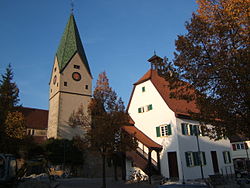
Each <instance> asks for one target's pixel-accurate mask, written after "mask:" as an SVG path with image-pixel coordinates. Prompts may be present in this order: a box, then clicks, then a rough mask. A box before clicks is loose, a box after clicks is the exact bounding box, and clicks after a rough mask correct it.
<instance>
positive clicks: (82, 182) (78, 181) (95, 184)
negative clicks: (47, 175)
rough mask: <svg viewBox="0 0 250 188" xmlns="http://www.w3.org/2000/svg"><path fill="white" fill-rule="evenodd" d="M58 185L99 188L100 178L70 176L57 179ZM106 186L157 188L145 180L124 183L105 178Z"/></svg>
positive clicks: (59, 187)
mask: <svg viewBox="0 0 250 188" xmlns="http://www.w3.org/2000/svg"><path fill="white" fill-rule="evenodd" d="M57 181H58V182H59V185H58V186H57V188H83V187H84V188H101V187H102V178H92V179H88V178H70V179H59V180H57ZM106 181H107V188H157V186H156V185H150V184H148V183H146V182H140V183H125V182H124V181H121V180H118V181H115V180H113V178H112V179H110V178H107V180H106Z"/></svg>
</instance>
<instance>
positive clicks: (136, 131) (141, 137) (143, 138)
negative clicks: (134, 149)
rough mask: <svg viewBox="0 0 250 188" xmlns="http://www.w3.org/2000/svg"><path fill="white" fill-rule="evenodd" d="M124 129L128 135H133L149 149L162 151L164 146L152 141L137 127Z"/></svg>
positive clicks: (124, 127) (125, 127)
mask: <svg viewBox="0 0 250 188" xmlns="http://www.w3.org/2000/svg"><path fill="white" fill-rule="evenodd" d="M122 129H123V130H124V131H126V132H127V133H128V134H130V135H133V136H134V137H135V138H136V139H137V140H139V141H140V142H141V143H143V144H144V145H145V146H147V147H148V148H153V149H158V150H161V149H162V146H161V145H159V144H157V143H156V142H154V141H153V140H151V139H150V138H149V137H148V136H147V135H145V134H144V133H143V132H141V131H140V130H139V129H137V128H136V127H135V126H123V127H122Z"/></svg>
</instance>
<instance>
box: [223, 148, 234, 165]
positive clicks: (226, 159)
mask: <svg viewBox="0 0 250 188" xmlns="http://www.w3.org/2000/svg"><path fill="white" fill-rule="evenodd" d="M223 158H224V163H225V164H229V163H231V161H232V160H231V156H230V152H229V151H223Z"/></svg>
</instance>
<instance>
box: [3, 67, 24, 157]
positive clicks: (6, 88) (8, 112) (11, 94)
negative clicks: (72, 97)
mask: <svg viewBox="0 0 250 188" xmlns="http://www.w3.org/2000/svg"><path fill="white" fill-rule="evenodd" d="M1 76H2V79H1V80H0V145H1V146H0V150H1V151H2V152H3V151H4V148H5V149H7V150H8V151H10V150H9V149H10V148H13V147H14V145H15V144H13V143H19V142H16V139H19V138H21V137H23V132H22V131H20V132H19V133H21V135H15V136H14V135H13V134H12V133H11V132H10V129H12V128H13V127H15V126H16V125H17V126H18V127H19V128H20V130H22V129H23V122H24V121H23V117H21V114H19V113H18V112H16V113H15V112H14V111H17V109H16V107H17V104H18V102H19V89H18V87H17V85H16V84H15V82H13V71H12V68H11V65H10V64H9V65H8V67H7V68H6V72H5V73H4V74H2V75H1ZM16 118H17V119H18V120H20V121H21V122H18V121H16V120H15V119H16ZM13 123H17V124H16V125H14V124H13ZM7 126H9V127H8V128H7ZM11 127H12V128H11ZM6 131H7V132H6ZM16 133H17V132H15V133H14V134H16ZM10 134H12V136H11V137H9V136H10ZM13 136H14V137H13ZM11 139H12V140H11ZM12 145H13V147H10V148H8V146H12ZM12 151H13V150H12Z"/></svg>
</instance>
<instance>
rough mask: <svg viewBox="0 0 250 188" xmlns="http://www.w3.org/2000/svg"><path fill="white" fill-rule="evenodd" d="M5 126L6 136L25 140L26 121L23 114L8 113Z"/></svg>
mask: <svg viewBox="0 0 250 188" xmlns="http://www.w3.org/2000/svg"><path fill="white" fill-rule="evenodd" d="M5 126H6V127H5V134H6V135H7V136H8V137H9V138H13V139H24V138H25V137H26V125H25V119H24V116H23V114H22V113H21V112H8V114H7V117H6V120H5Z"/></svg>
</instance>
